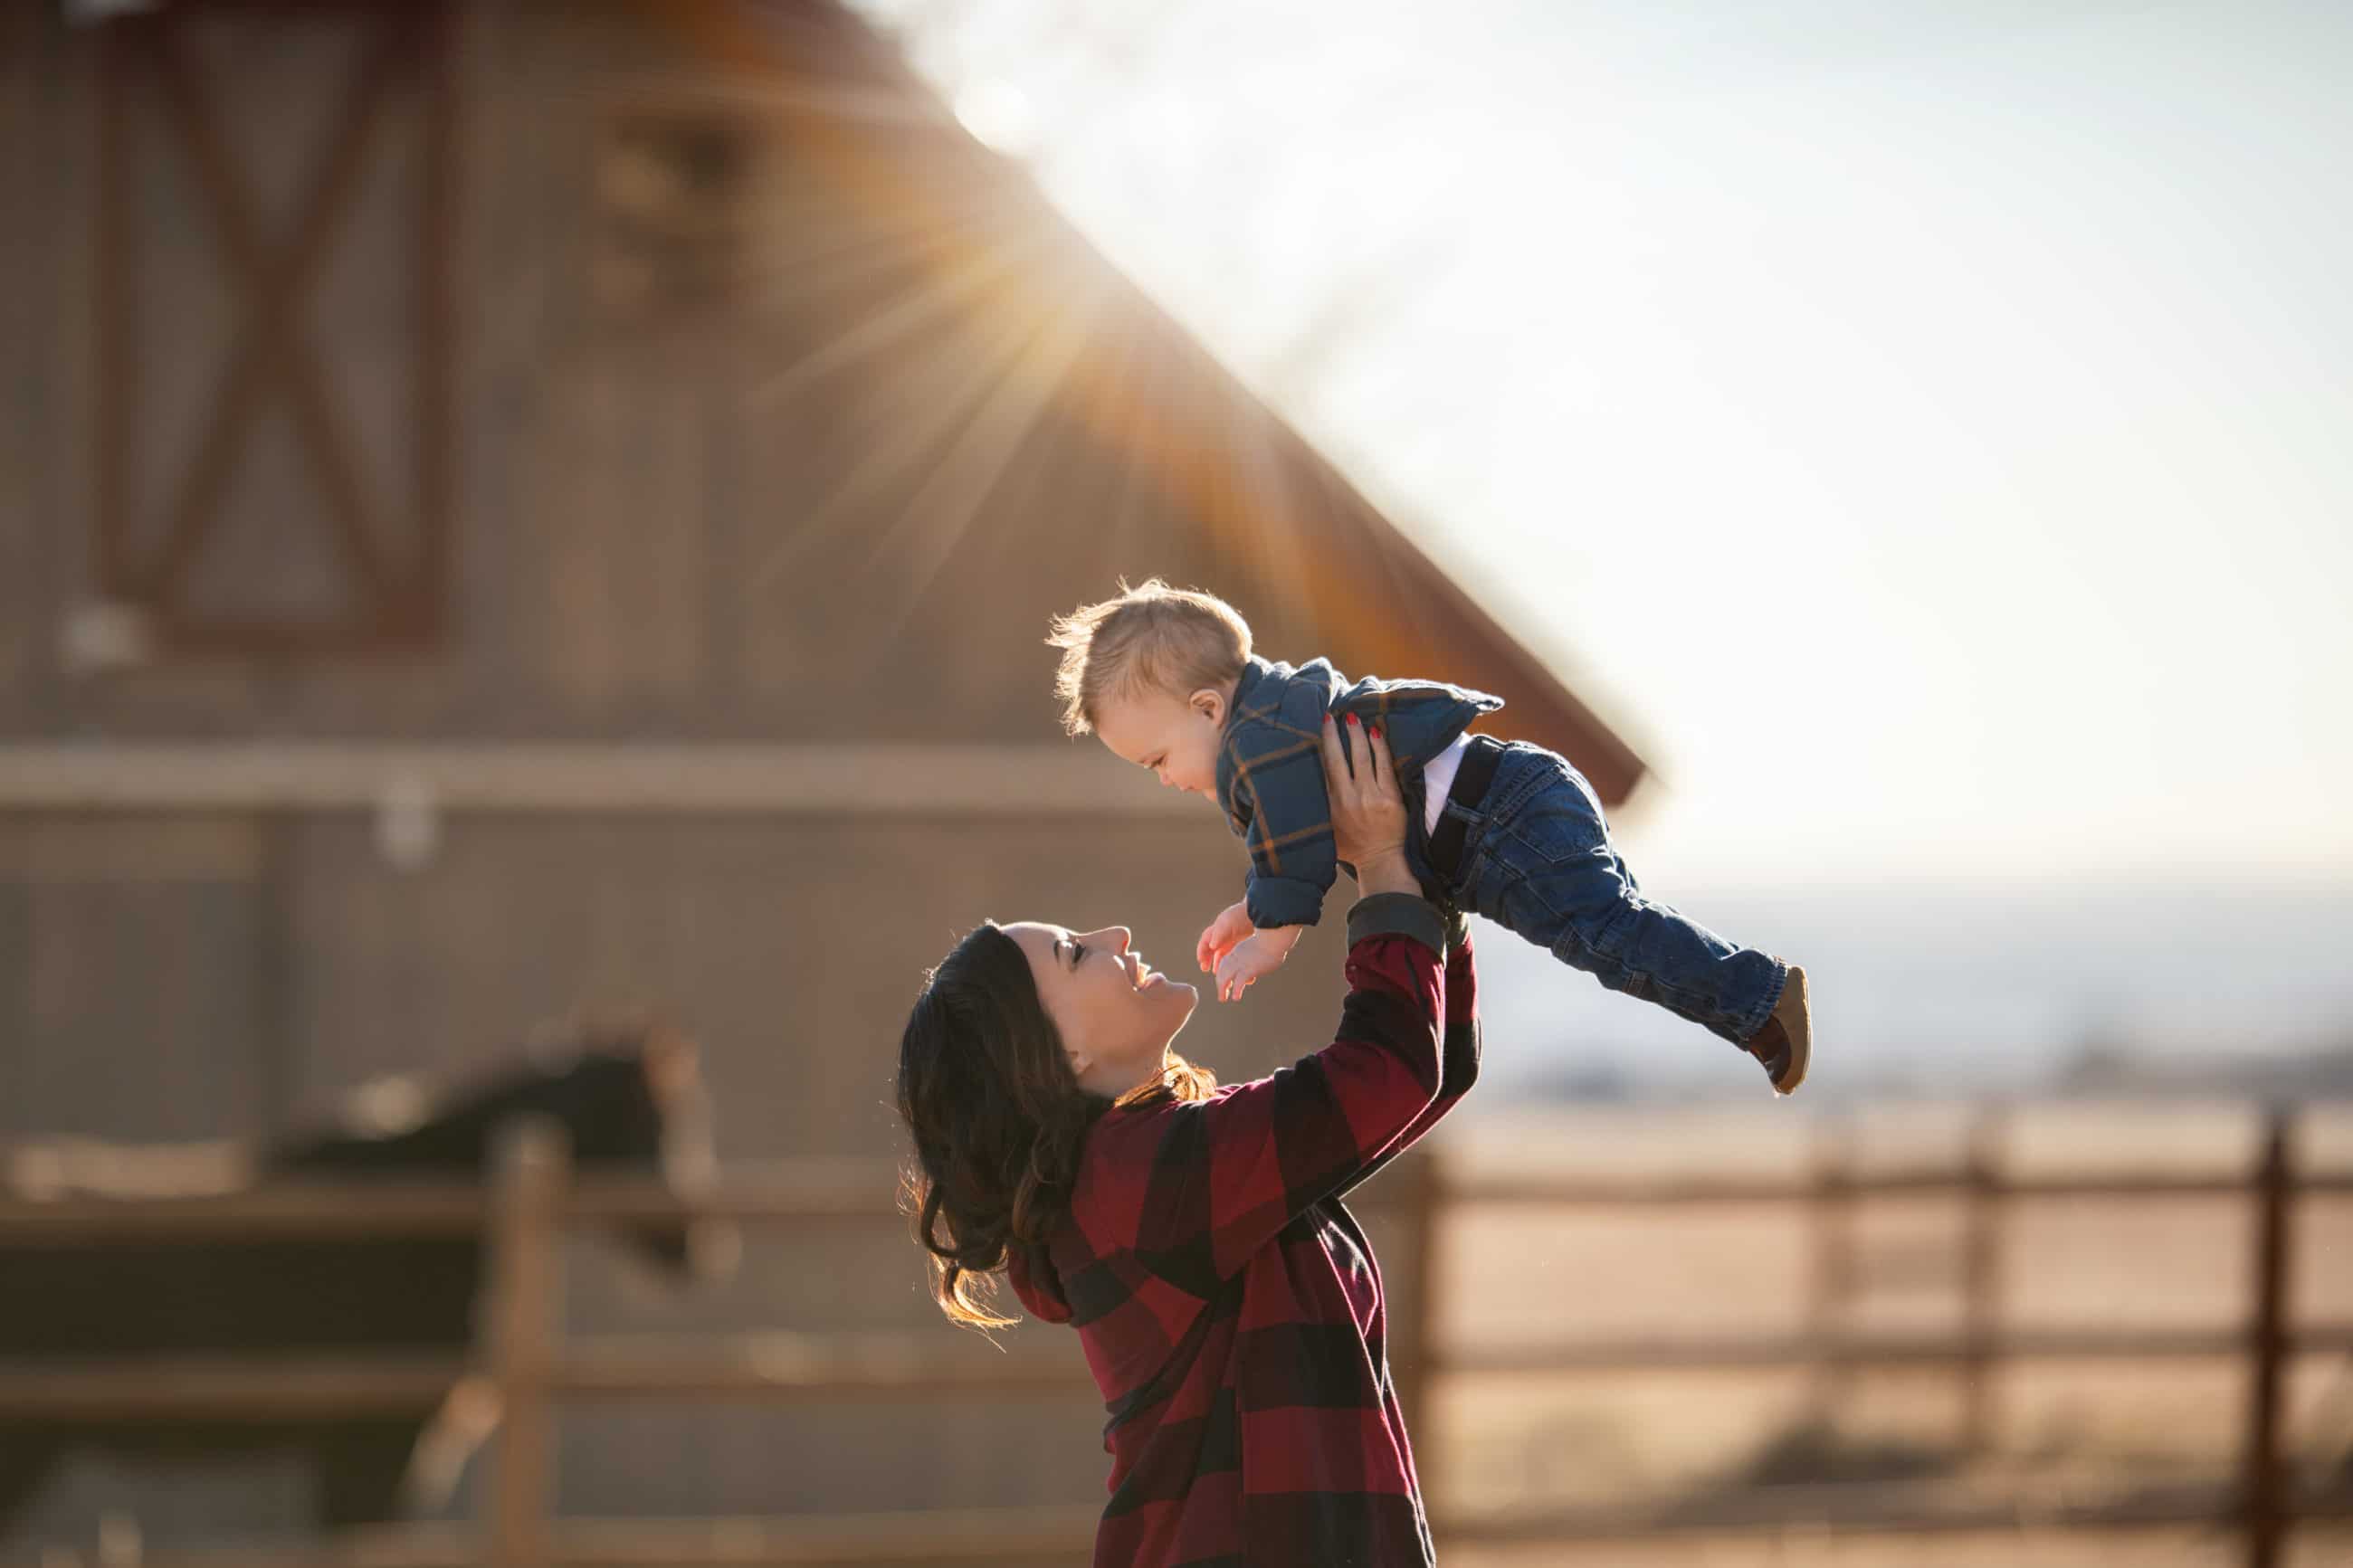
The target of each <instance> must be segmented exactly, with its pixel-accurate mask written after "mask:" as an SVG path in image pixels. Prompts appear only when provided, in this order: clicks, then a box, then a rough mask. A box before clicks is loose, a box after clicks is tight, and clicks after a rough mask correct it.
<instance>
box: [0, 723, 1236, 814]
mask: <svg viewBox="0 0 2353 1568" xmlns="http://www.w3.org/2000/svg"><path fill="white" fill-rule="evenodd" d="M388 795H393V796H396V797H397V796H400V795H406V796H408V797H410V798H420V799H421V800H422V801H423V802H425V803H426V804H427V805H429V806H430V807H431V808H432V809H435V810H439V811H453V812H466V811H501V812H526V813H527V812H549V813H558V812H619V813H631V814H639V813H643V814H679V815H692V814H705V813H708V814H717V815H728V816H796V815H810V816H992V817H1043V818H1057V819H1059V818H1067V817H1072V816H1083V817H1089V818H1095V819H1102V818H1115V819H1134V818H1138V817H1145V818H1155V819H1156V818H1166V819H1170V820H1176V819H1184V820H1188V821H1196V822H1200V823H1203V824H1208V823H1210V822H1211V821H1212V820H1213V818H1214V817H1215V815H1216V814H1215V812H1214V811H1213V810H1211V809H1210V808H1209V807H1208V806H1205V805H1203V804H1202V803H1201V802H1200V801H1198V800H1195V799H1193V798H1191V797H1190V796H1187V795H1182V794H1179V793H1177V792H1176V791H1174V790H1164V789H1161V788H1160V787H1159V786H1157V785H1155V784H1153V783H1152V782H1151V780H1150V779H1149V778H1147V777H1146V776H1145V775H1144V774H1143V773H1141V772H1139V771H1138V770H1136V769H1134V768H1131V767H1128V766H1127V765H1126V764H1124V763H1120V762H1118V761H1117V760H1116V759H1114V758H1113V757H1111V756H1109V755H1108V754H1106V753H1104V752H1103V750H1102V748H1101V747H1099V746H1095V745H1092V743H1089V744H1076V743H1068V742H1064V743H1056V744H1050V745H1041V746H1017V745H1002V746H1000V745H928V744H921V743H913V742H907V743H901V742H866V743H844V744H838V745H837V744H823V743H816V744H799V745H794V744H785V745H761V744H731V743H724V742H714V743H711V744H698V743H667V744H655V745H618V744H612V743H607V742H579V743H566V742H547V743H518V744H496V743H493V744H480V745H472V744H446V745H396V744H375V743H353V744H344V743H340V742H288V743H282V744H280V743H254V744H206V743H195V744H148V743H129V744H113V743H104V744H100V743H89V744H83V743H73V742H69V743H60V744H32V745H7V746H0V812H9V811H20V812H40V811H367V810H374V809H375V808H376V807H378V806H379V805H383V804H385V801H386V799H387V796H388Z"/></svg>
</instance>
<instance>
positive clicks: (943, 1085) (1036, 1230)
mask: <svg viewBox="0 0 2353 1568" xmlns="http://www.w3.org/2000/svg"><path fill="white" fill-rule="evenodd" d="M1215 1087H1216V1080H1215V1079H1212V1078H1211V1077H1210V1076H1209V1074H1208V1073H1207V1072H1205V1071H1203V1070H1202V1069H1201V1068H1197V1067H1195V1066H1193V1065H1192V1064H1191V1063H1190V1062H1187V1061H1186V1060H1185V1059H1184V1058H1182V1057H1179V1056H1177V1055H1176V1054H1175V1053H1174V1052H1171V1053H1170V1054H1169V1058H1168V1065H1167V1068H1166V1070H1165V1071H1164V1072H1163V1073H1162V1075H1161V1078H1160V1079H1159V1080H1157V1081H1155V1082H1153V1083H1148V1084H1144V1085H1141V1086H1139V1087H1138V1088H1136V1089H1133V1090H1131V1091H1130V1092H1129V1093H1128V1094H1127V1095H1125V1096H1124V1097H1123V1098H1122V1099H1121V1100H1120V1101H1119V1102H1118V1103H1120V1104H1123V1105H1133V1104H1138V1103H1143V1102H1145V1101H1149V1100H1155V1099H1159V1098H1164V1097H1165V1098H1169V1099H1176V1100H1199V1099H1203V1098H1205V1097H1206V1096H1207V1095H1208V1092H1209V1090H1210V1089H1213V1088H1215ZM1112 1106H1113V1101H1111V1100H1105V1099H1103V1097H1102V1096H1100V1095H1095V1094H1090V1093H1088V1092H1087V1091H1086V1090H1085V1089H1082V1088H1081V1087H1080V1086H1079V1080H1078V1075H1077V1074H1075V1073H1073V1072H1072V1071H1071V1062H1070V1058H1068V1057H1066V1056H1064V1055H1063V1054H1062V1037H1061V1034H1060V1031H1058V1030H1057V1029H1056V1028H1055V1027H1054V1021H1053V1019H1052V1018H1050V1017H1049V1016H1047V1013H1046V1007H1045V1004H1044V1003H1043V1002H1042V1001H1040V1000H1039V995H1038V984H1037V981H1036V980H1035V979H1034V978H1033V977H1032V976H1031V974H1030V973H1029V958H1028V957H1027V956H1026V955H1025V954H1024V953H1023V952H1022V951H1021V944H1020V943H1018V942H1015V941H1014V940H1013V939H1012V938H1011V937H1009V936H1008V935H1006V934H1005V932H1004V931H1001V930H999V929H998V927H997V923H996V922H995V921H983V922H982V923H981V924H979V925H977V926H975V927H974V928H973V929H972V930H971V931H968V932H966V933H965V938H964V940H963V941H962V942H957V943H956V945H955V949H954V951H952V952H949V954H948V955H947V956H946V957H945V958H944V959H942V960H941V961H940V963H939V965H938V967H936V968H934V970H933V971H932V972H931V973H930V974H929V975H928V976H926V977H925V981H924V984H923V994H922V995H920V996H918V997H917V998H916V999H915V1007H914V1011H913V1013H912V1014H911V1015H910V1016H908V1019H907V1032H906V1034H905V1035H904V1036H903V1037H902V1038H901V1040H900V1042H899V1115H900V1116H901V1118H902V1119H903V1120H904V1121H906V1123H907V1130H908V1131H909V1132H911V1133H913V1136H914V1144H915V1158H914V1163H913V1165H912V1166H910V1167H909V1169H908V1170H907V1172H906V1180H905V1187H906V1194H907V1198H908V1206H909V1207H910V1208H911V1209H913V1212H914V1215H915V1236H916V1238H917V1239H918V1240H920V1241H921V1242H922V1243H923V1247H924V1249H925V1250H926V1251H927V1252H929V1253H930V1254H931V1260H932V1294H933V1296H934V1298H935V1299H936V1300H938V1301H939V1304H940V1310H942V1311H943V1312H945V1313H946V1314H947V1315H948V1317H949V1319H950V1320H951V1321H955V1322H958V1323H962V1324H965V1325H967V1326H969V1327H973V1328H983V1329H989V1328H1003V1327H1006V1326H1008V1325H1009V1324H1010V1323H1011V1322H1012V1321H1013V1320H1012V1319H1010V1318H1007V1317H1003V1316H1000V1315H999V1314H998V1313H997V1311H996V1310H994V1309H993V1308H992V1307H991V1306H990V1304H989V1279H988V1276H989V1275H991V1274H994V1273H996V1272H997V1270H999V1269H1001V1268H1005V1267H1006V1264H1007V1263H1008V1260H1009V1258H1010V1255H1011V1253H1012V1252H1013V1250H1014V1249H1015V1248H1017V1247H1022V1248H1037V1249H1039V1250H1041V1251H1042V1249H1043V1248H1044V1247H1045V1245H1046V1240H1047V1237H1048V1236H1049V1235H1050V1232H1051V1229H1052V1227H1053V1225H1054V1223H1055V1222H1056V1221H1058V1220H1060V1218H1061V1217H1062V1215H1064V1214H1066V1213H1067V1212H1068V1211H1069V1209H1070V1205H1071V1183H1072V1181H1073V1180H1074V1179H1075V1178H1076V1176H1077V1174H1078V1166H1079V1152H1080V1150H1081V1148H1082V1146H1083V1145H1084V1144H1085V1142H1086V1137H1087V1131H1088V1130H1089V1129H1090V1128H1092V1126H1093V1125H1094V1124H1095V1121H1096V1119H1097V1118H1099V1117H1101V1116H1102V1115H1103V1112H1105V1111H1106V1110H1110V1109H1112Z"/></svg>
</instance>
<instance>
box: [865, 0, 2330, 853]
mask: <svg viewBox="0 0 2353 1568" xmlns="http://www.w3.org/2000/svg"><path fill="white" fill-rule="evenodd" d="M866 8H867V9H868V10H869V11H871V12H872V13H874V14H876V15H877V16H881V18H882V19H884V20H886V21H891V22H894V23H895V24H897V25H898V26H901V27H902V29H903V30H904V32H905V35H906V37H908V39H909V42H910V47H911V50H912V52H913V55H914V58H915V59H916V62H917V64H918V65H919V66H920V67H921V68H923V69H924V70H925V71H926V72H927V73H928V74H930V75H931V76H932V77H933V79H934V80H935V81H938V82H939V83H941V84H942V86H943V87H944V89H945V90H946V91H947V92H948V93H949V95H950V96H951V98H952V99H953V100H955V102H956V103H957V105H958V108H959V111H960V112H962V113H964V114H965V118H966V120H967V122H968V123H970V124H972V125H973V126H974V127H975V128H976V130H977V131H979V132H982V133H984V134H986V135H987V136H988V137H989V138H991V139H993V140H996V141H997V142H998V143H999V144H1000V145H1002V146H1005V147H1007V148H1008V150H1009V151H1012V152H1015V153H1018V154H1020V155H1023V156H1025V157H1026V158H1027V159H1028V160H1029V163H1030V165H1031V167H1032V168H1033V170H1034V171H1035V173H1036V174H1037V176H1038V178H1039V182H1040V183H1041V184H1042V185H1043V186H1044V187H1045V189H1046V190H1047V192H1048V193H1049V194H1050V195H1052V196H1053V197H1054V198H1055V199H1056V200H1057V201H1058V203H1060V205H1061V206H1062V207H1063V208H1064V209H1065V210H1066V211H1067V212H1069V213H1070V215H1071V217H1072V218H1073V219H1074V220H1075V221H1076V222H1078V223H1079V225H1080V226H1082V228H1084V229H1085V230H1086V231H1087V232H1088V233H1089V234H1090V235H1091V236H1092V237H1093V238H1094V239H1095V241H1096V242H1097V243H1098V244H1099V245H1100V246H1101V247H1103V249H1104V250H1105V251H1106V252H1107V253H1108V254H1109V255H1110V256H1111V257H1112V258H1113V260H1114V261H1116V262H1117V263H1118V264H1119V265H1121V266H1122V267H1123V268H1125V269H1126V270H1127V271H1128V272H1129V273H1130V274H1131V275H1132V276H1134V278H1135V279H1137V280H1138V281H1139V282H1141V283H1142V284H1143V285H1144V286H1145V287H1146V288H1147V289H1150V290H1151V291H1152V292H1153V293H1154V294H1155V296H1156V297H1158V298H1159V299H1161V300H1163V301H1164V302H1165V303H1166V304H1167V305H1168V306H1169V308H1170V309H1171V310H1173V311H1174V312H1175V313H1176V315H1177V316H1178V317H1179V318H1180V319H1182V320H1183V321H1186V322H1187V324H1188V325H1190V326H1191V327H1192V328H1193V329H1194V330H1195V331H1198V333H1199V334H1200V335H1201V336H1202V337H1203V338H1204V340H1205V341H1206V342H1208V343H1209V344H1210V346H1211V347H1212V348H1213V349H1215V350H1216V351H1217V352H1218V353H1219V354H1221V355H1222V356H1223V357H1224V358H1225V359H1226V360H1227V362H1228V363H1230V364H1232V365H1233V366H1234V367H1235V368H1236V369H1237V370H1238V371H1239V372H1240V373H1241V374H1242V375H1243V376H1244V377H1245V379H1247V380H1250V382H1251V383H1252V384H1254V385H1256V386H1258V387H1260V388H1261V390H1262V391H1263V392H1265V393H1266V394H1267V395H1269V396H1270V397H1271V398H1272V399H1273V400H1274V401H1275V402H1276V403H1277V404H1278V405H1279V406H1281V407H1282V408H1283V410H1284V411H1285V412H1286V413H1287V414H1288V415H1289V416H1291V417H1292V418H1293V420H1294V421H1295V422H1296V423H1297V424H1299V425H1300V426H1301V427H1302V428H1303V429H1304V430H1305V431H1306V432H1307V433H1308V434H1309V435H1310V436H1311V437H1314V439H1315V440H1316V441H1317V442H1318V443H1319V444H1321V445H1322V446H1323V447H1324V448H1325V449H1326V450H1327V451H1329V452H1331V453H1332V454H1333V455H1334V456H1335V458H1338V459H1339V460H1340V461H1341V462H1342V464H1343V465H1344V466H1345V468H1348V470H1349V471H1350V472H1351V473H1352V474H1353V475H1354V476H1355V477H1356V479H1358V480H1359V482H1360V483H1362V484H1363V485H1364V486H1365V487H1366V489H1367V490H1368V491H1370V492H1371V493H1372V494H1373V495H1375V496H1376V497H1377V498H1378V499H1380V500H1382V501H1383V503H1384V504H1385V505H1387V506H1388V509H1389V510H1391V512H1392V513H1393V515H1395V516H1397V517H1398V520H1399V521H1400V522H1402V523H1404V524H1405V525H1406V526H1407V527H1408V528H1409V530H1410V531H1413V532H1414V533H1415V534H1416V536H1417V537H1418V538H1419V539H1420V541H1421V542H1423V544H1424V545H1425V547H1426V548H1428V549H1429V550H1430V552H1431V553H1432V554H1433V555H1435V556H1437V557H1438V558H1439V559H1440V561H1441V562H1443V563H1446V564H1447V565H1448V566H1449V567H1450V569H1451V570H1453V571H1454V572H1455V573H1456V574H1458V575H1459V576H1460V577H1461V579H1462V580H1463V581H1464V582H1465V583H1466V584H1469V585H1470V586H1471V587H1472V589H1473V591H1474V592H1476V593H1477V594H1478V595H1480V596H1481V597H1482V599H1483V600H1484V602H1486V603H1487V604H1488V605H1490V607H1491V608H1493V610H1495V611H1496V612H1497V613H1498V614H1499V615H1500V616H1501V617H1502V618H1503V619H1504V621H1505V623H1506V624H1507V625H1509V626H1511V627H1513V628H1514V631H1515V632H1517V633H1518V634H1519V635H1520V636H1522V637H1524V638H1525V640H1527V641H1528V642H1529V643H1530V644H1531V645H1533V646H1534V647H1536V649H1537V650H1538V651H1539V652H1540V653H1542V654H1544V655H1545V656H1546V657H1547V658H1550V659H1552V660H1553V662H1554V663H1555V664H1556V667H1557V668H1560V669H1561V670H1562V671H1563V673H1564V674H1565V675H1566V676H1567V678H1568V679H1569V680H1570V682H1571V684H1572V685H1574V686H1575V687H1576V688H1577V689H1578V690H1580V691H1581V692H1583V693H1584V694H1586V695H1587V696H1588V699H1590V700H1594V701H1596V702H1597V703H1598V704H1599V705H1600V706H1601V707H1603V708H1604V710H1606V711H1608V712H1609V713H1611V714H1613V715H1614V716H1616V717H1617V718H1618V719H1619V720H1620V721H1621V723H1622V726H1623V727H1624V728H1625V730H1626V731H1628V733H1629V734H1630V737H1631V738H1632V739H1634V740H1635V742H1637V744H1638V745H1640V746H1641V748H1642V749H1643V750H1644V752H1645V753H1646V754H1647V755H1649V756H1650V757H1651V759H1652V760H1653V762H1654V763H1656V765H1657V766H1658V768H1659V770H1660V773H1661V775H1662V780H1663V782H1664V787H1663V788H1662V789H1659V790H1657V791H1655V792H1653V793H1652V794H1651V795H1650V796H1649V797H1648V799H1647V800H1646V801H1644V802H1643V803H1642V805H1641V809H1640V810H1639V811H1636V812H1633V813H1630V816H1629V818H1628V820H1627V822H1625V823H1624V824H1621V826H1622V828H1623V829H1624V833H1625V837H1627V838H1628V840H1629V843H1630V847H1631V848H1632V849H1633V851H1634V852H1635V856H1636V864H1637V867H1638V868H1641V870H1642V871H1643V873H1644V875H1645V877H1646V879H1653V880H1655V879H1667V880H1668V881H1669V883H1670V885H1690V884H1693V883H1696V882H1706V883H1710V884H1724V883H1740V882H1755V883H1768V882H1774V881H1786V880H1787V879H1791V878H1805V879H1808V880H1810V881H1815V882H1825V881H1826V882H1832V883H1838V882H1848V881H1856V880H1870V879H1879V878H1883V877H1895V878H1901V877H1908V876H1914V875H1922V874H1926V875H1933V876H1938V877H1945V876H1964V877H1978V876H2000V877H2004V878H2010V877H2020V876H2031V875H2036V874H2047V875H2050V876H2052V877H2056V878H2060V879H2069V878H2074V877H2077V876H2080V875H2082V874H2084V873H2089V872H2103V871H2109V870H2116V869H2130V870H2134V871H2137V872H2141V873H2147V874H2151V875H2158V876H2164V877H2175V876H2185V875H2186V876H2189V877H2193V878H2196V879H2218V878H2220V879H2228V878H2231V877H2234V876H2238V875H2242V874H2245V875H2253V876H2263V877H2268V876H2274V875H2279V874H2284V873H2285V874H2295V875H2298V876H2301V877H2306V878H2321V879H2347V878H2353V810H2348V808H2347V807H2346V806H2345V805H2343V804H2342V796H2343V795H2344V793H2345V791H2346V789H2347V787H2348V780H2353V614H2348V611H2353V287H2348V282H2347V280H2348V279H2353V201H2348V189H2347V178H2348V176H2347V170H2348V168H2353V92H2348V89H2347V83H2348V81H2353V5H2344V4H2342V3H2341V0H2309V3H2306V4H2289V3H2286V0H2176V3H2147V4H2129V3H2124V0H2116V3H2100V0H1905V3H1904V4H1901V5H1889V4H1886V3H1884V0H1778V3H1777V4H1774V5H1751V4H1746V0H1516V3H1514V0H1457V4H1455V5H1450V6H1433V5H1429V4H1427V0H1345V3H1344V0H1315V3H1313V4H1299V3H1291V4H1277V3H1273V0H1187V3H1186V4H1185V5H1181V6H1170V5H1157V4H1151V3H1148V0H1145V3H1139V4H1132V5H1122V4H1116V3H1114V0H1083V3H1082V0H870V3H869V4H868V5H867V6H866ZM1335 300H1337V301H1341V302H1343V303H1344V304H1345V305H1347V306H1348V307H1349V310H1348V311H1347V313H1345V314H1340V315H1336V316H1335V315H1334V314H1333V313H1332V310H1333V305H1334V302H1335ZM1335 323H1337V324H1338V325H1339V326H1340V327H1341V329H1342V330H1339V331H1333V330H1332V328H1333V327H1334V325H1335ZM1210 586H1214V584H1210ZM1274 651H1277V652H1279V653H1282V654H1285V655H1301V656H1303V655H1304V654H1306V653H1311V652H1313V651H1314V650H1274ZM1379 673H1383V674H1390V675H1406V674H1411V673H1414V672H1412V671H1405V670H1393V671H1381V672H1379Z"/></svg>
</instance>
